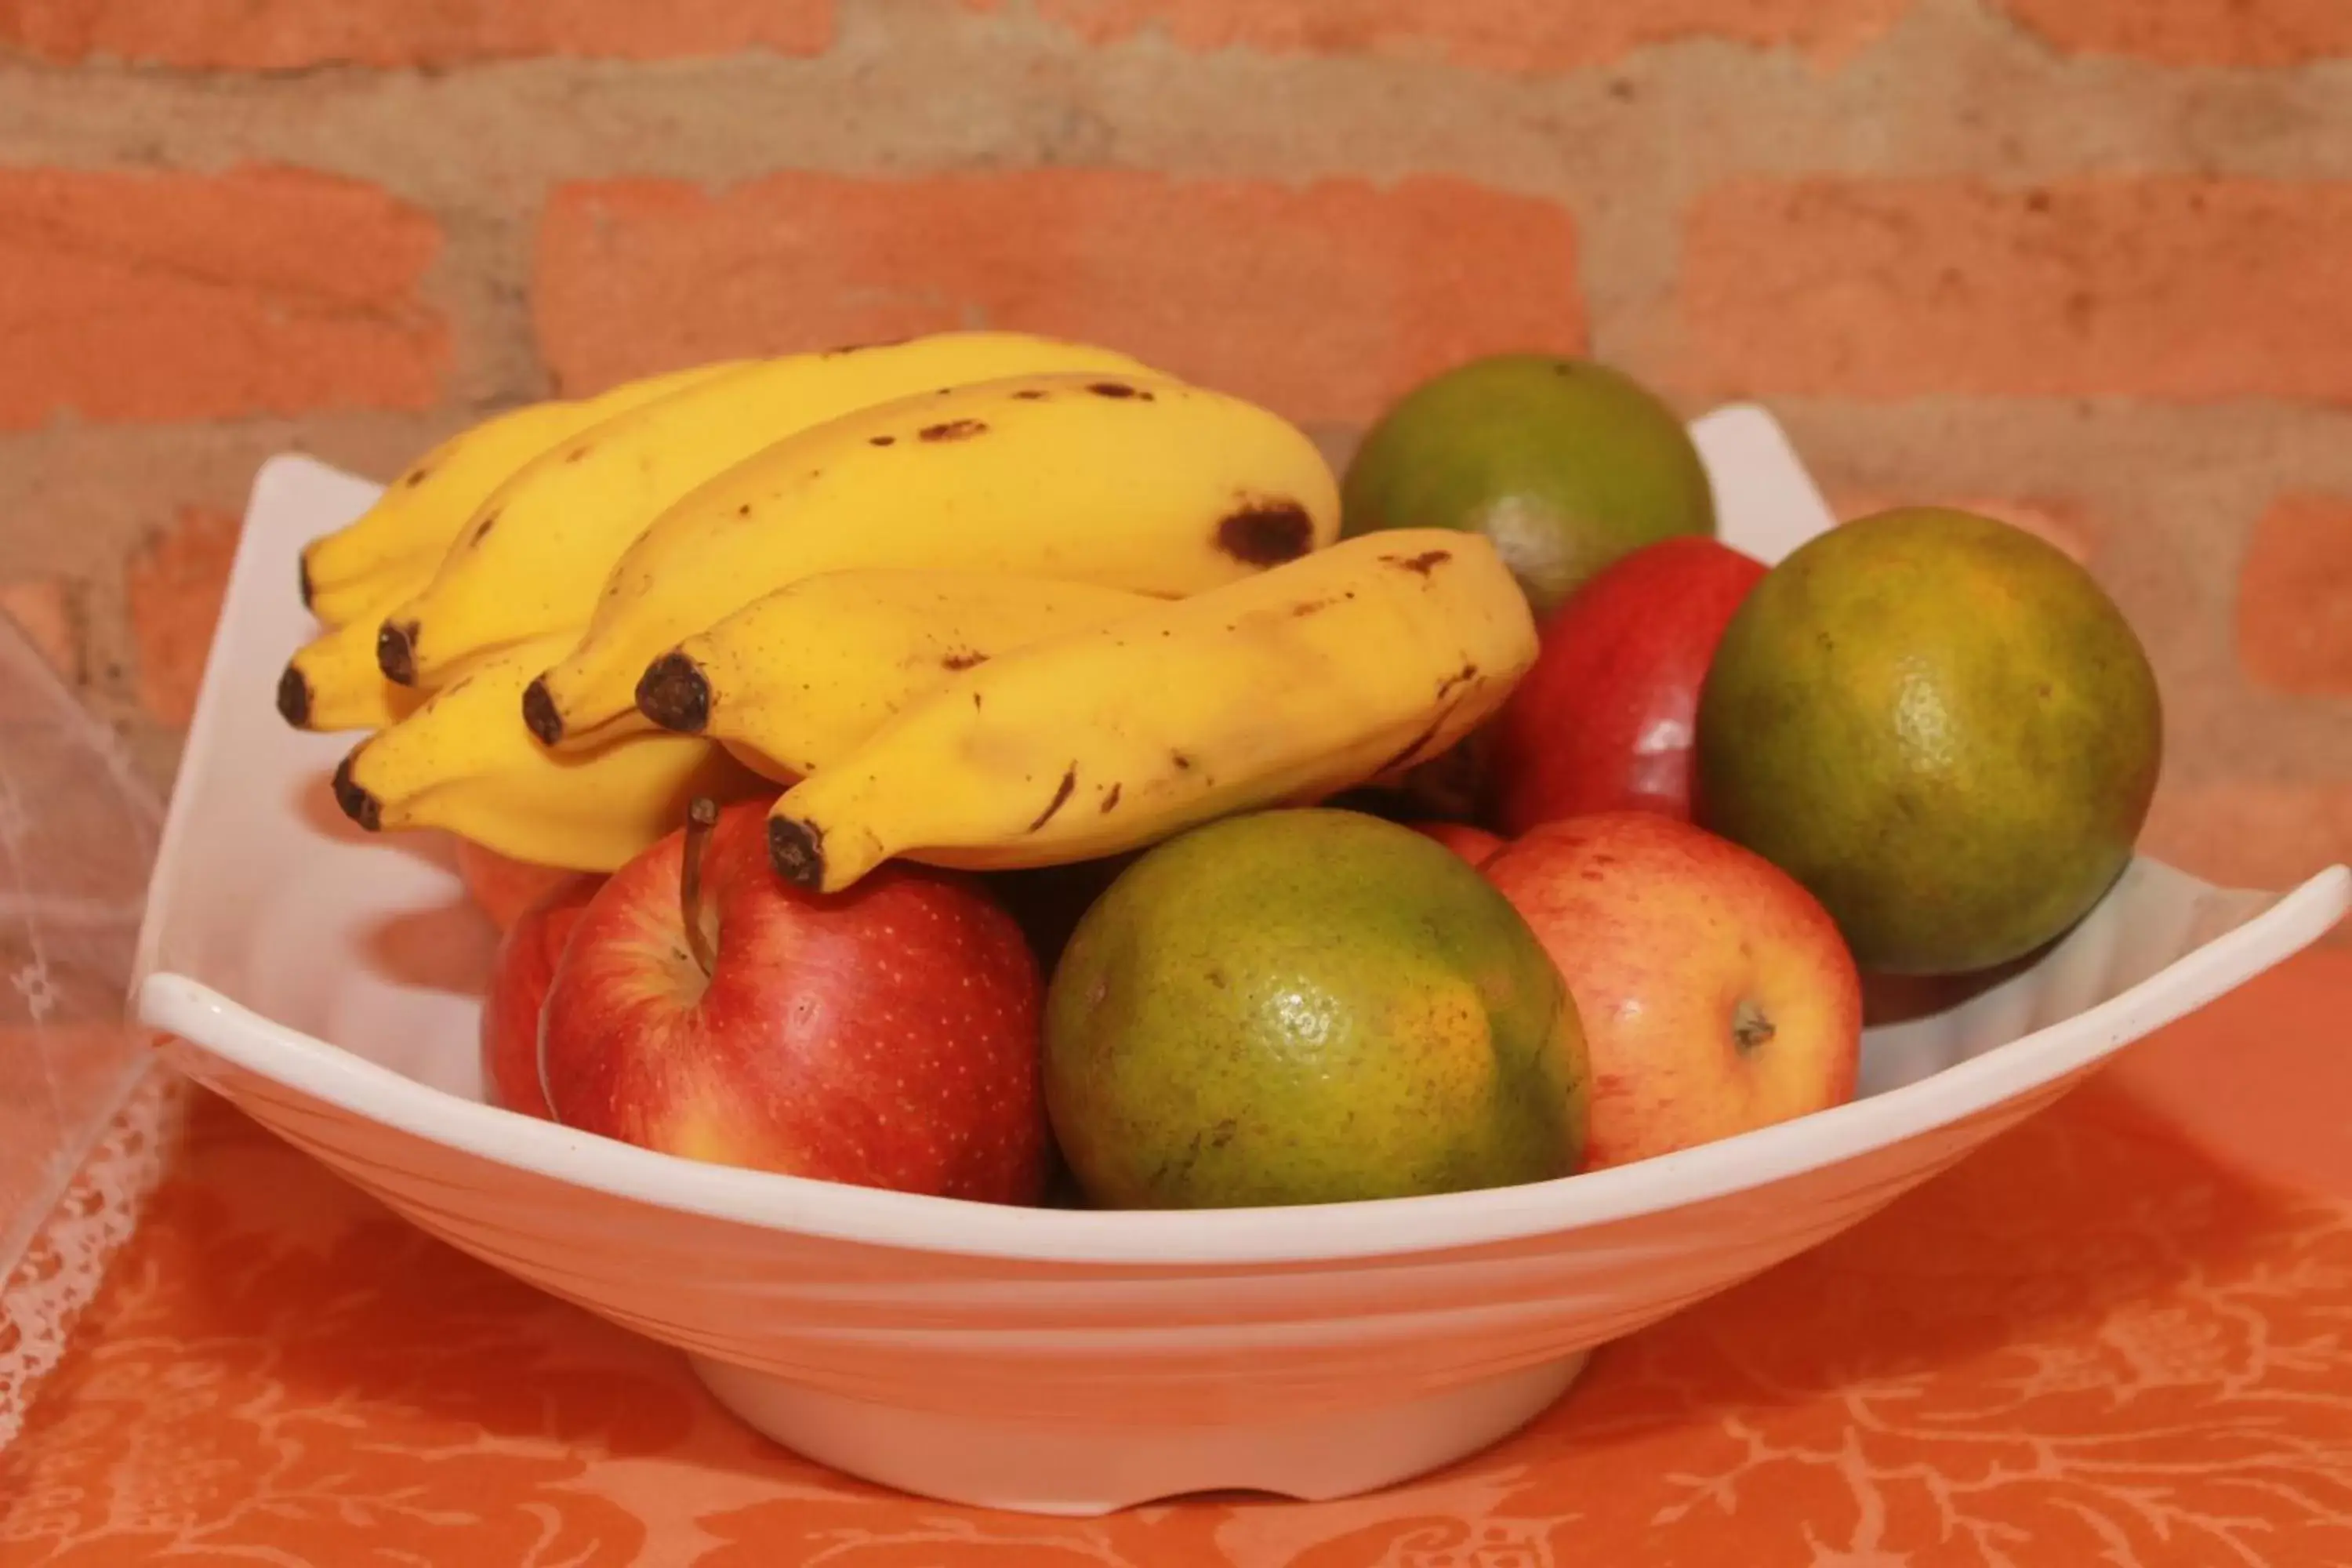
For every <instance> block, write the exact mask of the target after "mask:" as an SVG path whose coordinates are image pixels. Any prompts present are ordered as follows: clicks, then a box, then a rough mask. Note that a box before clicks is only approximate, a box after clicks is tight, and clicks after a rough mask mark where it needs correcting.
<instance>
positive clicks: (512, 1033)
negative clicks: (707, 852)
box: [482, 875, 604, 1117]
mask: <svg viewBox="0 0 2352 1568" xmlns="http://www.w3.org/2000/svg"><path fill="white" fill-rule="evenodd" d="M603 886H604V878H602V877H592V876H587V875H581V876H577V877H574V878H572V879H571V880H569V881H566V882H562V883H559V884H558V885H556V886H555V887H553V888H551V889H548V890H547V891H546V892H545V893H544V894H542V895H541V897H540V900H539V901H538V902H537V903H535V904H533V905H531V906H530V908H529V909H527V910H523V912H522V913H521V914H520V915H518V916H516V917H515V920H514V923H513V924H512V925H509V927H507V930H506V934H505V935H504V936H501V937H500V938H499V949H498V955H497V957H496V958H495V959H493V960H492V961H491V965H490V984H489V988H488V991H487V992H485V993H484V994H483V997H482V1088H483V1090H484V1092H485V1093H486V1094H487V1095H488V1099H489V1102H490V1103H491V1104H492V1105H499V1106H504V1107H505V1108H506V1109H507V1110H519V1111H520V1112H522V1113H523V1114H524V1115H526V1116H538V1117H547V1116H549V1115H550V1114H551V1113H550V1111H549V1110H548V1109H547V1091H546V1090H545V1089H542V1088H541V1086H540V1081H539V1012H540V1008H541V1005H543V1004H544V1003H545V1002H546V1000H547V987H548V984H549V983H550V982H551V981H552V980H553V979H554V978H555V964H556V961H557V960H558V959H560V958H562V956H563V944H564V943H565V942H567V941H569V940H570V938H571V936H572V925H573V923H574V922H575V921H578V920H579V918H580V911H581V910H584V909H586V908H587V907H588V900H589V899H590V898H592V897H593V895H594V894H595V891H596V889H599V888H601V887H603Z"/></svg>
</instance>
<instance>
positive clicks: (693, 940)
mask: <svg viewBox="0 0 2352 1568" xmlns="http://www.w3.org/2000/svg"><path fill="white" fill-rule="evenodd" d="M718 823H719V806H718V804H717V803H716V802H714V801H713V800H711V798H710V797H709V795H697V796H695V797H694V804H693V805H689V806H688V807H687V808H686V864H685V866H684V867H683V868H681V869H680V870H679V872H678V878H677V899H678V909H679V912H680V913H682V914H684V915H685V917H686V948H687V951H688V952H691V953H692V954H694V962H695V963H698V964H699V965H700V966H701V969H702V974H703V978H704V979H706V980H707V979H709V977H710V975H711V973H712V972H713V971H715V970H716V969H717V968H718V967H719V954H718V953H717V952H714V951H713V950H712V949H711V946H710V938H709V937H708V936H706V935H704V934H703V930H702V851H703V849H704V848H705V847H707V846H708V845H709V842H710V830H711V828H713V827H715V826H718Z"/></svg>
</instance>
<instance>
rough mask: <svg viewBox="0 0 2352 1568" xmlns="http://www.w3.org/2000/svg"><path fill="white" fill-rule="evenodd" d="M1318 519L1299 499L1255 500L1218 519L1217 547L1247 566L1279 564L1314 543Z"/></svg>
mask: <svg viewBox="0 0 2352 1568" xmlns="http://www.w3.org/2000/svg"><path fill="white" fill-rule="evenodd" d="M1314 543H1315V520H1314V519H1313V518H1311V517H1309V516H1307V509H1306V508H1305V507H1303V506H1301V505H1299V504H1298V503H1297V501H1295V500H1288V499H1286V498H1282V497H1276V498H1273V499H1269V500H1252V501H1249V502H1247V503H1246V504H1244V506H1242V507H1241V508H1240V509H1239V510H1235V511H1232V512H1228V513H1227V514H1226V515H1225V516H1224V517H1223V518H1221V519H1219V520H1218V522H1217V548H1218V549H1219V550H1221V551H1223V552H1224V553H1226V554H1227V555H1230V556H1232V557H1233V558H1234V560H1236V561H1238V562H1241V563H1243V564H1244V565H1246V566H1279V565H1281V564H1282V563H1284V562H1286V561H1296V560H1297V559H1298V558H1299V557H1300V556H1302V555H1304V554H1306V553H1307V551H1308V550H1309V549H1311V548H1312V547H1313V546H1314Z"/></svg>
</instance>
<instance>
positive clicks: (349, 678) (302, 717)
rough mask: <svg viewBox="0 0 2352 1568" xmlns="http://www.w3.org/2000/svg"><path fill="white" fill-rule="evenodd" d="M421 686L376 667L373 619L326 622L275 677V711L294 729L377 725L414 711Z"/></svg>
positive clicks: (371, 727)
mask: <svg viewBox="0 0 2352 1568" xmlns="http://www.w3.org/2000/svg"><path fill="white" fill-rule="evenodd" d="M424 696H425V694H424V693H423V692H421V691H411V690H409V689H407V688H406V687H404V686H394V684H393V683H392V682H391V681H389V680H386V679H384V678H383V671H382V670H380V669H378V668H376V667H375V621H374V618H373V616H360V617H358V618H356V619H353V620H349V621H346V622H344V623H343V624H342V625H341V626H332V627H330V628H329V629H328V630H326V631H323V632H320V634H319V635H318V636H317V637H313V638H311V639H310V641H309V642H308V643H305V644H304V645H303V646H302V647H299V648H298V649H296V650H295V654H294V657H293V658H290V659H288V660H287V661H286V668H285V670H284V671H283V672H282V673H281V674H280V675H279V676H278V713H279V714H280V715H281V716H282V717H283V718H284V719H285V721H287V722H288V723H289V724H291V725H292V726H294V728H296V729H297V730H314V731H333V730H381V729H383V727H384V726H385V725H387V724H392V723H395V722H397V721H400V720H402V719H404V718H405V717H407V716H408V715H409V714H410V713H412V712H414V711H415V709H416V705H417V704H418V703H419V702H421V701H423V700H424Z"/></svg>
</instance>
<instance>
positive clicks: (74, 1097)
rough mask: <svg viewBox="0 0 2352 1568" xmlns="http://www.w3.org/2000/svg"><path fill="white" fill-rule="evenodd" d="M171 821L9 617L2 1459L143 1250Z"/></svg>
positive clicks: (156, 1132)
mask: <svg viewBox="0 0 2352 1568" xmlns="http://www.w3.org/2000/svg"><path fill="white" fill-rule="evenodd" d="M162 816H163V813H162V808H161V805H160V803H159V802H157V801H156V800H155V799H154V797H153V795H152V792H150V791H148V790H147V789H146V788H145V787H144V786H143V785H142V784H141V783H140V782H139V780H138V778H137V776H136V775H135V773H133V772H132V771H131V767H130V764H129V763H128V760H127V759H126V758H125V757H124V756H123V754H122V752H121V748H120V747H119V746H118V745H117V743H116V742H115V739H114V737H113V735H112V734H111V733H110V731H108V730H107V729H106V727H105V726H104V725H102V724H100V722H98V721H97V720H95V719H94V718H92V717H91V716H90V715H89V713H88V712H87V711H86V710H83V709H82V708H81V706H80V705H79V703H77V702H76V701H75V700H74V699H73V696H72V694H71V693H70V692H68V690H67V689H65V687H64V685H63V684H62V683H61V682H60V681H59V680H58V679H57V677H56V675H55V674H54V673H53V672H52V671H51V670H50V668H49V667H48V665H47V663H46V662H45V661H44V660H43V659H42V658H41V657H40V656H39V654H38V653H37V652H36V651H35V650H34V648H33V647H32V646H31V644H30V643H28V642H27V641H26V639H25V637H23V635H22V634H21V633H20V632H18V630H17V629H16V626H15V624H14V623H12V622H11V621H9V620H8V619H7V617H6V616H0V1280H5V1285H0V1447H5V1445H6V1444H7V1443H8V1442H9V1441H10V1440H11V1439H12V1438H14V1436H16V1431H17V1429H18V1427H19V1426H21V1424H22V1422H23V1418H24V1411H25V1408H26V1405H27V1404H28V1403H29V1401H30V1400H31V1398H32V1395H33V1391H34V1388H35V1386H36V1385H37V1383H38V1382H39V1380H40V1378H41V1377H42V1375H43V1374H45V1373H47V1371H48V1369H49V1368H50V1367H51V1366H53V1365H55V1364H56V1362H57V1360H58V1356H59V1355H60V1354H62V1353H63V1352H64V1349H65V1343H66V1339H67V1336H68V1333H69V1332H70V1331H71V1329H72V1326H73V1321H74V1320H75V1318H76V1317H77V1316H78V1315H79V1312H80V1310H81V1309H82V1308H83V1307H84V1306H85V1305H86V1304H87V1303H88V1302H89V1299H90V1297H91V1296H92V1295H93V1294H94V1293H95V1292H96V1290H97V1288H98V1283H99V1280H100V1278H101V1277H102V1276H103V1274H104V1272H105V1269H106V1265H107V1263H108V1261H109V1260H110V1258H112V1257H113V1255H114V1253H115V1251H116V1249H117V1248H118V1247H121V1244H122V1242H123V1241H124V1240H125V1239H126V1238H127V1237H129V1236H130V1234H131V1230H132V1229H133V1228H134V1227H135V1225H136V1223H137V1217H138V1212H139V1208H140V1205H141V1204H142V1201H143V1199H144V1197H145V1195H146V1194H147V1192H148V1190H149V1189H150V1188H151V1187H152V1185H153V1184H154V1181H155V1178H156V1176H157V1175H158V1174H159V1173H160V1172H161V1170H162V1168H163V1163H164V1162H165V1160H166V1158H167V1157H168V1153H169V1149H170V1145H171V1130H172V1128H173V1127H174V1126H175V1125H176V1117H175V1114H174V1111H175V1109H176V1106H177V1103H178V1089H177V1087H176V1081H175V1080H174V1079H173V1077H172V1075H171V1074H169V1073H168V1072H166V1071H163V1070H156V1069H153V1068H152V1058H153V1053H152V1051H151V1050H150V1049H149V1047H148V1045H147V1042H146V1039H145V1037H144V1035H143V1034H142V1032H141V1031H140V1030H139V1029H138V1028H136V1027H135V1026H133V1025H132V1024H131V1023H130V1021H129V1020H128V1018H127V1016H126V1006H125V1003H126V997H125V988H126V986H127V985H128V983H129V980H130V975H131V962H132V953H133V950H134V947H135V944H136V942H137V941H138V934H139V916H140V911H141V909H142V905H143V902H144V897H145V892H146V885H147V877H148V872H149V868H150V867H151V865H152V860H153V858H154V853H155V837H156V833H157V831H158V828H159V826H160V825H161V821H162Z"/></svg>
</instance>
